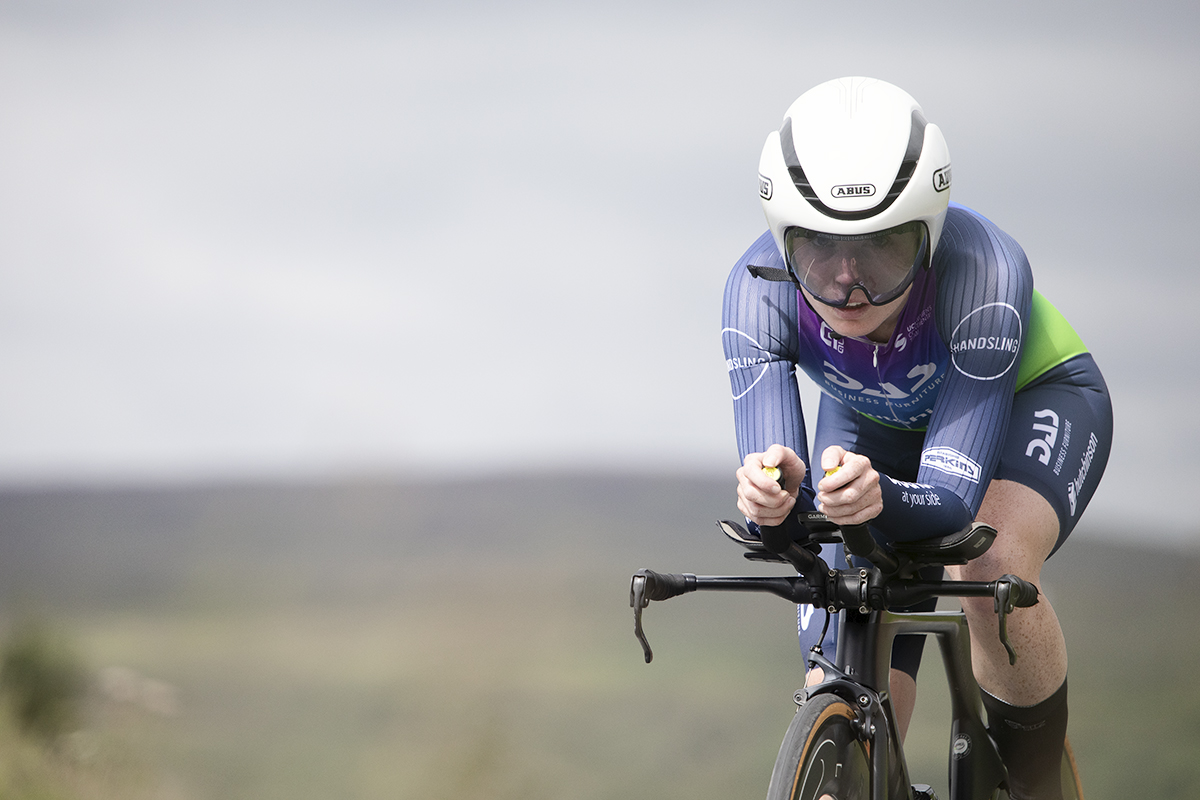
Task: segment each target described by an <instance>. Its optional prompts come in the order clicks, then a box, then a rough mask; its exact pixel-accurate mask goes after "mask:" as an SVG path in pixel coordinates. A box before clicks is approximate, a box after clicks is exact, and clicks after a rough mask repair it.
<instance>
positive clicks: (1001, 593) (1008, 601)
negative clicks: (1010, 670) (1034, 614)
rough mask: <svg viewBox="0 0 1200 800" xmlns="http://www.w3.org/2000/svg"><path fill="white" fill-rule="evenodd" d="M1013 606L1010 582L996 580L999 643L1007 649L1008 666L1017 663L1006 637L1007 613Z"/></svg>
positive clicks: (1015, 653)
mask: <svg viewBox="0 0 1200 800" xmlns="http://www.w3.org/2000/svg"><path fill="white" fill-rule="evenodd" d="M1015 608H1016V605H1015V604H1014V603H1013V601H1012V584H1011V583H1009V582H1008V581H1006V580H1003V579H1001V580H998V581H996V603H995V609H996V616H997V617H998V618H999V622H1000V644H1002V645H1004V649H1005V650H1007V651H1008V665H1009V666H1010V667H1011V666H1013V665H1014V664H1016V663H1017V651H1016V650H1015V649H1014V648H1013V646H1012V642H1011V641H1009V638H1008V615H1009V613H1010V612H1011V611H1013V610H1014V609H1015Z"/></svg>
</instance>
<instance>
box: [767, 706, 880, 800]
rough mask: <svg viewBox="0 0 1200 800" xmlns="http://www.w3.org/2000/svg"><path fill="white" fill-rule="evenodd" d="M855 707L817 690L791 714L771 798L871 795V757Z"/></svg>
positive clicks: (860, 799) (834, 799) (825, 799)
mask: <svg viewBox="0 0 1200 800" xmlns="http://www.w3.org/2000/svg"><path fill="white" fill-rule="evenodd" d="M855 717H856V713H855V709H854V707H853V706H851V705H850V704H849V703H847V702H846V701H845V700H843V699H841V698H840V697H837V696H836V695H832V694H822V695H817V696H816V697H814V698H812V699H811V700H809V701H808V702H806V703H805V704H804V705H803V706H801V707H800V709H799V710H798V711H797V712H796V716H795V717H793V718H792V723H791V724H790V725H789V726H788V729H787V733H786V734H785V735H784V737H783V744H781V745H780V747H779V757H778V758H776V760H775V768H774V770H772V772H771V785H770V787H769V788H768V789H767V800H830V799H831V800H869V798H870V791H871V761H870V757H869V755H868V752H867V745H866V743H865V742H862V741H860V740H859V738H858V735H857V734H856V733H855V730H854V727H853V722H854V720H855Z"/></svg>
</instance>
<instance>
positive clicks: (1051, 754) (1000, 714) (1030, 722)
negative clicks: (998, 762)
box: [981, 680, 1067, 800]
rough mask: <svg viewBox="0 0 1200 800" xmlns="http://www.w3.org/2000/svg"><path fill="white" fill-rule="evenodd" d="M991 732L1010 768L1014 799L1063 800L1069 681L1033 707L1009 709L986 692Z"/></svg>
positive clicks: (985, 706) (1010, 783)
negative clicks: (1062, 770) (1062, 772)
mask: <svg viewBox="0 0 1200 800" xmlns="http://www.w3.org/2000/svg"><path fill="white" fill-rule="evenodd" d="M981 694H982V695H983V706H984V708H986V709H987V712H988V733H990V734H991V735H992V739H993V740H995V742H996V748H997V749H998V750H999V751H1000V757H1001V758H1002V759H1004V766H1005V767H1007V768H1008V784H1009V794H1010V795H1011V796H1012V798H1013V800H1062V783H1061V781H1062V777H1061V774H1060V773H1061V766H1062V754H1063V743H1064V741H1065V739H1066V737H1067V682H1066V681H1065V680H1064V681H1063V685H1062V686H1060V687H1059V689H1058V691H1056V692H1055V693H1054V694H1052V695H1050V696H1049V697H1048V698H1046V699H1045V700H1043V701H1042V702H1040V703H1038V704H1037V705H1033V706H1010V705H1009V704H1008V703H1005V702H1004V701H1002V700H998V699H996V698H995V697H993V696H992V695H990V694H988V693H987V692H981Z"/></svg>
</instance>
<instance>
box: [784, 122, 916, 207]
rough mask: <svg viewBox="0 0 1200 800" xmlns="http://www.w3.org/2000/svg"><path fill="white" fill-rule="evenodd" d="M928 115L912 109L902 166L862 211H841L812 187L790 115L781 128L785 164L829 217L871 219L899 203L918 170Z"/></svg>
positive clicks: (806, 194) (802, 189)
mask: <svg viewBox="0 0 1200 800" xmlns="http://www.w3.org/2000/svg"><path fill="white" fill-rule="evenodd" d="M926 124H927V123H926V122H925V117H924V116H922V115H921V112H920V111H919V110H917V109H913V112H912V128H911V129H910V130H909V134H908V147H907V148H906V149H905V151H904V160H902V161H901V162H900V169H899V170H897V172H896V180H894V181H893V182H892V187H891V188H890V189H888V191H887V194H885V195H884V196H883V199H882V200H880V201H879V203H878V204H877V205H876V206H875V207H874V208H868V209H865V210H862V211H838V210H837V209H833V208H830V207H829V206H827V205H825V204H824V203H822V202H821V199H820V198H819V197H817V193H816V192H815V191H814V190H813V188H812V183H810V182H809V180H808V176H806V175H805V174H804V167H802V166H800V158H799V156H797V155H796V145H795V141H794V140H793V139H792V118H791V117H787V118H786V119H784V121H783V127H781V128H780V129H779V141H780V144H781V145H782V148H783V163H784V164H786V165H787V170H788V175H790V176H791V178H792V183H793V184H795V186H796V191H798V192H799V193H800V196H801V197H803V198H804V199H805V200H807V201H808V202H809V204H810V205H811V206H812V207H813V208H815V209H816V210H817V211H820V212H821V213H822V214H824V215H825V216H827V217H832V218H834V219H841V220H859V219H868V218H870V217H873V216H875V215H876V214H881V213H883V211H885V210H886V209H887V208H888V206H890V205H891V204H892V203H894V202H896V198H898V197H899V196H900V194H901V192H903V191H904V187H906V186H908V181H909V179H910V178H912V176H913V172H915V171H916V169H917V162H918V161H919V160H920V159H921V150H922V148H923V147H924V145H925V125H926Z"/></svg>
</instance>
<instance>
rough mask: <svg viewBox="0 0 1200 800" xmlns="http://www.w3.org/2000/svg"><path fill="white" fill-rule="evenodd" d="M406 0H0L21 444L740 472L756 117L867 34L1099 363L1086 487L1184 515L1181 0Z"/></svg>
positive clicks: (130, 466)
mask: <svg viewBox="0 0 1200 800" xmlns="http://www.w3.org/2000/svg"><path fill="white" fill-rule="evenodd" d="M406 5H407V4H384V3H379V2H366V1H365V0H364V1H363V2H357V3H355V2H337V3H335V2H332V0H330V2H319V1H318V0H310V1H309V2H298V3H282V2H272V1H271V0H241V1H240V2H237V3H234V2H214V3H208V4H204V5H198V4H195V3H188V4H184V3H178V4H175V3H169V2H160V3H154V2H149V0H146V1H145V2H138V1H137V0H97V2H83V0H78V1H75V0H57V1H56V0H18V1H17V2H13V1H11V0H7V1H6V2H4V3H0V483H5V484H26V483H30V482H44V481H51V482H56V481H64V480H69V481H79V480H104V481H136V480H143V479H147V478H154V479H169V480H188V479H194V478H214V477H218V478H220V477H255V476H269V475H285V476H286V475H312V474H318V475H320V474H325V475H336V474H339V473H346V472H359V473H361V472H371V471H379V470H386V471H393V472H400V473H403V474H422V473H423V472H426V471H430V470H432V471H434V472H437V473H439V474H443V473H445V472H446V471H448V470H450V469H463V468H468V469H477V470H486V471H495V470H503V469H509V468H519V469H530V468H538V467H544V466H551V467H580V468H587V467H595V466H603V467H606V468H628V467H636V468H639V469H647V470H654V471H694V472H706V473H714V472H719V471H723V470H728V471H730V473H731V472H732V470H733V469H734V468H735V467H736V465H737V454H736V451H735V447H734V444H733V435H732V426H731V402H730V397H729V388H728V382H727V379H726V374H725V366H724V361H723V356H722V353H721V348H720V336H719V331H720V299H721V297H720V295H721V290H722V286H723V284H724V280H725V277H726V275H727V273H728V270H729V268H730V266H731V265H732V263H733V262H734V261H735V260H736V259H737V257H738V256H739V255H740V254H741V252H742V251H743V250H744V249H745V248H746V247H747V246H748V245H749V243H750V242H751V241H752V240H753V239H754V238H755V237H756V236H757V235H758V234H759V233H760V232H761V231H762V230H763V229H764V228H765V225H764V222H763V218H762V211H761V207H760V206H759V202H758V199H757V179H756V173H757V163H758V156H759V151H760V149H761V147H762V142H763V140H764V138H765V137H766V135H767V133H768V132H770V131H771V130H774V129H776V128H778V126H779V123H780V121H781V119H782V116H783V112H784V110H785V109H786V108H787V106H788V105H789V104H790V102H791V101H792V100H793V99H794V98H795V97H796V96H797V95H799V94H800V93H801V92H803V91H804V90H805V89H807V88H809V87H810V86H812V85H815V84H816V83H819V82H821V81H824V80H827V79H829V78H833V77H838V76H842V75H850V74H862V75H871V76H874V77H879V78H883V79H885V80H889V81H891V82H893V83H896V84H898V85H899V86H901V87H903V88H905V89H906V90H907V91H909V92H910V93H911V94H913V95H914V96H915V97H916V98H917V100H918V101H919V102H920V103H921V104H922V106H923V107H924V110H925V112H926V116H927V117H928V118H929V119H930V120H931V121H933V122H936V123H937V124H938V125H939V126H940V127H941V128H942V130H943V132H944V133H945V136H946V138H947V141H948V143H949V146H950V152H951V156H952V159H953V163H954V178H955V183H954V190H953V197H952V199H954V200H956V201H958V202H961V203H964V204H966V205H968V206H971V207H973V208H975V209H977V210H979V211H980V212H982V213H984V214H985V215H986V216H988V217H989V218H990V219H992V220H993V221H995V222H996V223H997V224H999V225H1000V226H1001V227H1003V228H1005V229H1006V230H1007V231H1008V232H1009V233H1011V234H1012V235H1013V236H1014V237H1015V238H1016V239H1017V240H1018V241H1020V242H1021V243H1022V244H1023V245H1024V247H1025V249H1026V251H1027V252H1028V254H1029V256H1030V260H1031V262H1032V263H1033V266H1034V274H1035V280H1036V282H1037V285H1038V287H1039V288H1040V289H1041V291H1042V292H1043V293H1044V294H1046V295H1047V296H1049V297H1050V299H1051V300H1052V301H1053V302H1054V303H1055V304H1056V305H1057V306H1058V307H1059V308H1060V310H1062V311H1063V312H1064V313H1065V314H1066V315H1067V316H1068V318H1069V319H1070V320H1071V321H1072V322H1073V323H1074V324H1075V326H1076V328H1077V329H1078V330H1079V332H1080V334H1081V335H1082V336H1083V338H1084V340H1085V341H1086V342H1087V343H1088V345H1089V346H1090V348H1091V349H1092V351H1093V352H1094V353H1095V355H1096V358H1097V360H1098V361H1099V363H1100V365H1101V368H1102V369H1103V370H1104V371H1105V374H1106V376H1107V378H1108V380H1109V383H1110V386H1111V388H1112V390H1113V395H1114V402H1115V405H1116V413H1117V420H1116V442H1115V446H1114V449H1113V456H1112V461H1111V462H1110V465H1109V470H1108V474H1107V477H1106V480H1105V482H1104V484H1102V488H1101V490H1100V494H1099V495H1098V497H1097V499H1096V501H1095V503H1094V504H1093V511H1092V512H1091V513H1092V514H1097V515H1099V514H1110V515H1118V516H1121V517H1128V516H1131V515H1132V514H1134V513H1139V512H1141V513H1145V514H1147V515H1148V516H1149V517H1150V518H1151V519H1152V520H1153V521H1154V522H1155V523H1156V524H1161V525H1166V526H1168V527H1173V528H1175V529H1177V531H1183V533H1177V534H1176V535H1187V533H1190V532H1197V531H1200V526H1198V525H1197V523H1196V521H1195V519H1196V512H1197V503H1196V501H1195V499H1194V498H1195V497H1196V486H1197V482H1198V481H1200V455H1198V454H1200V423H1198V422H1197V418H1196V414H1195V413H1194V412H1193V409H1194V408H1195V403H1196V401H1195V398H1196V395H1197V392H1198V391H1200V379H1198V377H1197V370H1196V365H1197V357H1196V355H1195V349H1194V343H1195V342H1196V341H1197V339H1198V337H1200V313H1197V311H1196V306H1195V305H1194V304H1195V302H1196V298H1197V297H1200V294H1198V291H1197V290H1198V289H1200V277H1198V264H1197V261H1198V260H1200V259H1198V257H1197V252H1198V251H1197V249H1196V247H1195V246H1194V242H1195V240H1196V230H1197V222H1196V220H1197V216H1198V212H1200V199H1198V198H1200V193H1198V192H1197V191H1196V188H1195V187H1196V186H1198V185H1200V155H1198V152H1200V90H1198V89H1197V86H1198V85H1200V81H1198V79H1200V44H1198V42H1200V24H1198V21H1197V18H1198V13H1197V11H1196V8H1195V6H1196V4H1195V3H1194V2H1177V3H1159V4H1152V3H1128V4H1108V6H1105V5H1102V4H1096V3H1086V4H1085V3H1077V4H1072V6H1073V7H1065V6H1064V5H1063V4H1057V5H1053V7H1052V4H1046V3H1040V2H1039V3H1032V2H1030V3H1014V4H1007V5H1005V4H986V5H981V4H967V3H959V2H953V3H951V2H946V3H922V4H919V5H914V4H897V3H892V2H878V3H875V2H865V3H854V2H847V3H836V4H832V3H823V4H820V5H813V6H811V7H810V6H808V5H806V4H803V3H760V4H757V5H756V4H750V3H744V4H738V9H737V10H734V9H732V8H725V7H724V6H726V5H732V4H724V3H715V2H714V3H709V4H705V3H684V2H670V3H666V2H659V3H653V2H650V3H617V4H606V5H603V7H601V6H599V5H596V6H594V7H590V9H589V10H579V9H577V8H576V7H575V6H576V4H567V3H549V2H546V3H519V4H499V3H483V2H479V3H474V2H449V3H441V4H438V10H425V9H414V8H406V7H405V6H406ZM918 14H920V15H921V16H919V17H918V16H917V15H918ZM806 391H807V390H806ZM809 400H811V396H810V395H807V394H806V401H809Z"/></svg>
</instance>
